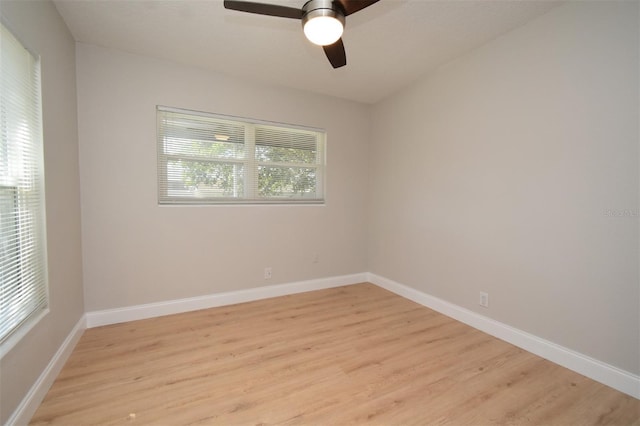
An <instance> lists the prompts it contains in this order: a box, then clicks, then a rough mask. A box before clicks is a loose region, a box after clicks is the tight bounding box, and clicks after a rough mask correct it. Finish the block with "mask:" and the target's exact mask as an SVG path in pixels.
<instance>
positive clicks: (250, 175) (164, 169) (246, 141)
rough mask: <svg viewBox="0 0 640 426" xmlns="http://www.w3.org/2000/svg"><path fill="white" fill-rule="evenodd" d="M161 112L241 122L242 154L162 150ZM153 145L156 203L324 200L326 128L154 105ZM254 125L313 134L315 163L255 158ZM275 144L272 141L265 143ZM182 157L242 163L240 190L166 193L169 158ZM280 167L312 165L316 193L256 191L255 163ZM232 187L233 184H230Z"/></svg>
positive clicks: (316, 202) (308, 202) (320, 202)
mask: <svg viewBox="0 0 640 426" xmlns="http://www.w3.org/2000/svg"><path fill="white" fill-rule="evenodd" d="M164 113H177V114H183V115H188V116H193V117H203V118H205V119H211V120H215V121H217V122H219V123H227V124H229V125H232V126H241V127H242V129H243V133H242V134H243V144H242V145H243V147H244V148H243V152H244V154H243V155H244V156H243V157H242V158H227V157H225V158H220V157H218V158H216V157H211V158H206V157H190V156H189V155H181V154H171V153H167V152H165V148H164V147H165V142H166V139H165V138H166V135H165V134H164V133H163V128H162V126H163V124H162V120H163V119H164V118H163V114H164ZM156 126H157V127H156V149H157V173H158V176H157V178H158V179H157V183H158V188H157V197H158V204H159V205H261V204H276V205H283V204H285V205H287V204H288V205H324V204H325V200H326V187H325V179H326V139H327V137H326V131H324V130H323V129H319V128H313V127H306V126H298V125H292V124H284V123H278V122H271V121H265V120H257V119H252V118H246V117H235V116H230V115H223V114H214V113H208V112H202V111H194V110H188V109H182V108H173V107H166V106H162V105H157V106H156ZM256 129H275V130H277V131H291V132H292V133H299V134H304V133H308V134H309V135H314V136H315V138H316V139H315V143H316V146H315V158H316V162H315V163H302V162H298V163H296V162H268V161H260V160H259V159H257V158H256V146H257V145H260V144H256ZM265 146H276V145H265ZM179 159H185V160H187V161H197V162H202V163H211V164H237V165H241V166H242V167H243V172H242V178H243V188H242V194H241V195H240V194H238V195H237V196H236V195H234V196H233V197H223V196H175V195H173V196H172V195H171V194H169V191H170V186H171V180H170V179H169V172H168V170H169V168H170V165H169V162H170V161H171V160H179ZM269 166H270V167H275V168H278V167H281V168H300V169H314V172H315V173H314V176H315V186H314V188H315V191H314V193H315V194H316V195H317V196H316V197H312V198H305V197H295V196H273V197H263V196H260V195H259V194H258V192H259V190H258V188H259V172H258V170H259V167H269ZM234 191H235V185H234Z"/></svg>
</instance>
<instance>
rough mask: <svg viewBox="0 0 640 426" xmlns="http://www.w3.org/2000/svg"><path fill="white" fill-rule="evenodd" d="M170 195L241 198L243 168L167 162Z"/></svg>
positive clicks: (238, 165)
mask: <svg viewBox="0 0 640 426" xmlns="http://www.w3.org/2000/svg"><path fill="white" fill-rule="evenodd" d="M167 170H168V172H167V175H168V188H167V190H168V193H169V196H171V197H195V198H206V197H217V198H219V197H224V198H229V197H234V198H235V197H242V196H243V195H244V165H243V164H241V163H219V162H209V161H189V160H176V161H173V160H170V161H168V162H167Z"/></svg>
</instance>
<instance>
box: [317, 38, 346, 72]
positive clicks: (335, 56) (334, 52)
mask: <svg viewBox="0 0 640 426" xmlns="http://www.w3.org/2000/svg"><path fill="white" fill-rule="evenodd" d="M322 49H323V50H324V53H325V54H326V55H327V58H328V59H329V62H331V65H332V66H333V68H340V67H344V66H345V65H347V54H346V53H345V51H344V44H343V43H342V39H341V38H340V39H338V41H336V42H335V43H333V44H330V45H329V46H322Z"/></svg>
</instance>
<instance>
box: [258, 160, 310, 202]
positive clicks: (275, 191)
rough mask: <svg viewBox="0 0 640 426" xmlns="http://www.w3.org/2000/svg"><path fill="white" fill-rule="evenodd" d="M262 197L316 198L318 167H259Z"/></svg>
mask: <svg viewBox="0 0 640 426" xmlns="http://www.w3.org/2000/svg"><path fill="white" fill-rule="evenodd" d="M258 192H259V195H260V196H261V197H284V198H293V197H298V198H316V169H315V168H303V167H272V166H259V167H258Z"/></svg>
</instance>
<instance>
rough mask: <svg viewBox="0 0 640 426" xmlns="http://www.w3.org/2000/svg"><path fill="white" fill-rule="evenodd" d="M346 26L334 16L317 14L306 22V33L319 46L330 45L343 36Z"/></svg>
mask: <svg viewBox="0 0 640 426" xmlns="http://www.w3.org/2000/svg"><path fill="white" fill-rule="evenodd" d="M342 31H344V26H343V25H342V22H340V21H338V20H337V19H336V18H334V17H332V16H317V17H315V18H312V19H310V20H308V21H307V22H306V23H305V24H304V35H305V36H307V38H308V39H309V41H310V42H311V43H313V44H317V45H318V46H328V45H330V44H333V43H335V42H336V41H338V39H339V38H340V37H342Z"/></svg>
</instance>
